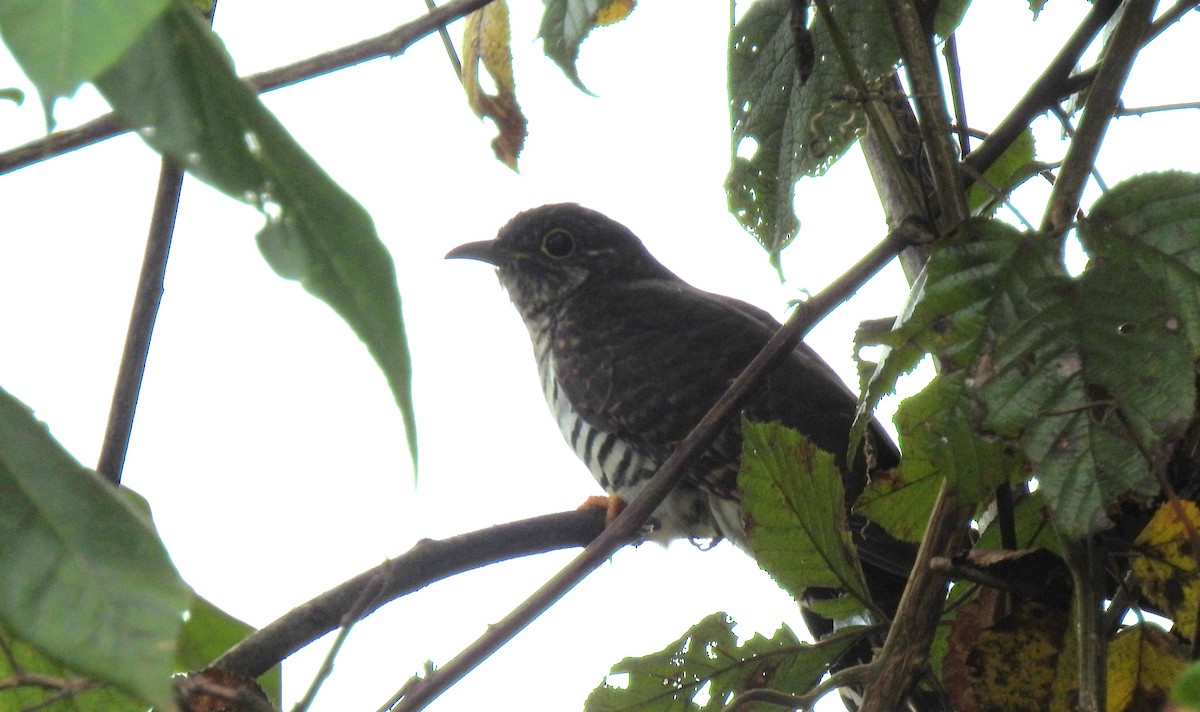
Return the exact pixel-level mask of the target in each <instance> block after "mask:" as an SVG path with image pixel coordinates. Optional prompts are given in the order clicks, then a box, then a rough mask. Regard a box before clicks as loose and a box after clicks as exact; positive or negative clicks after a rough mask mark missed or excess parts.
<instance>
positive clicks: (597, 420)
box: [552, 280, 896, 489]
mask: <svg viewBox="0 0 1200 712" xmlns="http://www.w3.org/2000/svg"><path fill="white" fill-rule="evenodd" d="M598 287H599V288H590V287H584V288H581V289H580V290H578V291H577V292H576V293H575V294H574V296H573V297H572V298H571V299H570V300H569V301H568V302H567V304H566V306H565V308H564V310H563V311H562V312H561V314H560V318H559V320H558V323H557V325H556V327H555V330H554V341H553V344H552V349H553V353H554V367H555V373H556V375H557V377H558V380H559V383H560V385H561V387H562V388H563V389H564V390H565V392H566V393H567V395H568V396H569V397H570V398H571V400H572V402H573V403H574V405H575V407H576V409H577V410H578V411H579V414H580V415H581V417H583V418H584V419H585V420H587V421H588V423H589V424H591V425H593V426H595V427H598V428H600V429H602V430H605V431H608V432H615V433H618V434H620V435H621V436H622V437H623V438H625V439H627V440H628V441H629V442H631V443H634V444H635V446H638V447H641V448H642V449H644V450H645V451H646V452H648V453H650V454H653V455H655V456H657V457H665V456H666V454H667V453H669V452H670V450H671V449H672V448H673V447H674V446H675V445H676V444H677V443H678V442H679V441H680V440H682V439H683V438H684V437H685V436H686V435H687V433H688V432H689V431H690V430H691V428H692V427H693V426H694V425H695V424H696V423H697V422H699V420H700V418H701V417H702V416H703V415H704V413H705V412H707V410H708V409H709V407H711V406H712V404H713V403H714V402H716V400H717V398H718V397H719V396H720V395H721V393H723V392H724V391H725V389H726V388H727V387H728V386H729V384H730V383H731V382H732V381H733V379H734V378H736V377H737V375H738V374H739V373H740V372H741V371H742V369H743V368H745V366H746V365H747V364H749V363H750V361H751V359H753V358H754V355H755V354H757V353H758V351H759V350H760V349H761V348H762V347H763V345H764V344H765V343H766V342H767V340H768V339H770V337H771V335H772V334H773V333H774V331H775V329H777V328H778V326H779V325H778V322H776V321H775V320H774V319H772V318H771V317H770V316H769V315H767V314H766V312H763V311H762V310H760V309H758V308H756V307H753V306H751V305H749V304H746V303H744V302H740V301H737V300H734V299H731V298H728V297H722V296H718V295H714V294H710V293H708V292H704V291H702V290H699V289H696V288H694V287H691V286H690V285H688V284H686V283H684V282H682V281H679V282H675V281H665V280H643V281H634V282H626V283H615V282H613V283H607V284H603V285H598ZM855 408H856V398H855V396H854V395H853V394H852V393H851V392H850V391H849V390H848V389H847V388H846V386H845V384H844V383H842V381H841V379H840V378H839V377H838V376H837V375H836V374H835V373H834V371H833V370H832V369H831V368H830V367H829V366H828V364H826V363H825V362H824V361H823V360H822V359H821V358H820V357H819V356H818V355H817V354H816V353H815V352H814V351H812V350H811V349H810V348H808V347H807V346H806V345H804V344H799V345H798V346H797V348H796V349H795V350H794V351H793V352H792V353H791V355H790V356H789V358H788V361H787V362H786V363H784V364H782V365H781V366H780V367H779V368H778V369H777V370H775V371H774V372H773V373H772V374H771V375H770V376H769V378H768V379H767V381H766V382H765V383H764V385H763V386H762V387H761V388H760V389H759V390H758V392H757V393H756V394H755V396H754V397H752V399H751V400H750V401H749V402H748V403H747V405H746V407H745V412H746V415H747V416H748V417H750V418H751V419H754V420H763V421H766V420H778V421H780V422H783V423H784V424H786V425H789V426H791V427H793V428H796V429H797V430H799V431H800V432H802V433H804V434H805V435H806V436H807V437H808V438H809V439H810V440H812V441H813V442H814V443H815V444H816V445H817V446H818V447H821V448H822V449H825V450H828V451H830V452H832V453H833V454H834V455H835V456H838V457H839V458H841V457H843V456H844V453H845V452H846V450H847V444H848V438H849V432H850V425H851V423H852V422H853V420H854V414H855ZM874 429H875V430H878V428H877V427H876V428H874ZM874 435H875V437H877V438H880V443H879V444H877V445H876V450H877V451H879V450H883V451H884V457H880V464H885V465H890V464H893V461H894V460H895V459H896V456H895V448H894V446H892V444H891V442H890V440H888V439H887V436H886V435H884V434H883V431H882V430H878V432H877V433H875V434H874ZM740 447H741V437H740V432H737V429H736V426H735V427H734V428H733V429H731V430H730V431H728V432H727V433H726V434H724V435H723V436H722V438H721V439H719V440H718V442H717V443H716V444H715V445H714V448H713V451H711V452H710V455H709V456H710V457H711V458H716V460H717V462H713V463H710V465H711V464H722V463H721V462H720V461H721V460H724V461H727V462H725V463H724V464H726V465H727V467H726V468H725V469H727V470H730V471H731V472H733V471H736V466H737V459H738V457H739V455H740ZM885 459H886V460H887V461H888V462H886V463H885V462H884V460H885ZM701 469H702V471H703V468H701ZM855 469H857V468H855ZM709 484H710V485H712V484H715V483H709ZM732 486H733V483H732V482H731V481H726V482H724V483H723V484H722V486H721V487H720V488H721V489H725V488H726V487H728V488H732Z"/></svg>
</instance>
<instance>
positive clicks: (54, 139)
mask: <svg viewBox="0 0 1200 712" xmlns="http://www.w3.org/2000/svg"><path fill="white" fill-rule="evenodd" d="M490 2H491V0H450V2H448V3H446V4H445V5H442V6H441V7H439V8H437V9H436V10H433V11H432V12H430V13H428V14H426V15H424V16H422V17H419V18H417V19H416V20H413V21H412V22H406V23H404V24H403V25H399V26H397V27H396V28H395V29H393V30H391V31H389V32H385V33H384V34H382V35H379V36H378V37H372V38H370V39H367V40H362V41H361V42H355V43H354V44H352V45H347V46H345V47H342V48H340V49H335V50H333V51H331V52H325V53H323V54H318V55H316V56H315V57H309V58H308V59H302V60H300V61H299V62H295V63H293V64H289V65H287V66H284V67H278V68H276V69H271V70H268V71H265V72H261V73H259V74H252V75H250V76H248V77H246V78H245V81H246V83H247V84H249V85H250V86H252V87H254V88H255V89H256V90H257V91H258V92H260V93H261V92H268V91H271V90H273V89H279V88H280V87H285V86H289V85H291V84H296V83H298V82H302V81H305V80H308V79H312V78H313V77H319V76H321V75H322V74H328V73H330V72H334V71H337V70H339V69H345V68H347V67H351V66H354V65H355V64H360V63H362V62H366V61H367V60H371V59H378V58H379V57H394V56H396V55H398V54H401V53H403V52H404V50H406V49H408V48H409V47H411V46H412V45H413V43H414V42H416V41H417V40H419V39H421V38H422V37H425V36H426V35H428V34H430V33H432V32H435V31H436V30H437V29H438V28H440V27H444V26H445V25H447V24H449V23H451V22H454V21H455V20H458V19H460V18H462V17H465V16H466V15H468V14H470V13H472V12H474V11H475V10H478V9H479V8H481V7H483V6H484V5H487V4H488V3H490ZM128 130H129V129H128V128H127V127H125V126H124V125H123V124H122V123H121V120H120V118H119V117H118V116H117V115H116V114H105V115H104V116H101V117H99V118H96V119H93V120H91V121H89V122H87V123H85V124H81V125H80V126H76V127H75V128H71V129H65V130H63V131H55V132H54V133H52V134H50V135H49V136H46V137H44V138H40V139H37V140H36V141H30V142H29V143H26V144H24V145H21V146H17V147H16V148H13V149H10V150H8V151H4V152H0V175H3V174H5V173H8V172H10V171H15V170H16V169H18V168H24V167H25V166H28V165H31V164H34V163H37V162H39V161H44V160H46V159H47V158H53V157H55V156H58V155H60V154H63V153H68V152H70V151H74V150H75V149H77V148H82V147H84V146H89V145H91V144H93V143H98V142H100V141H103V140H105V139H108V138H112V137H113V136H117V135H119V134H123V133H125V132H126V131H128Z"/></svg>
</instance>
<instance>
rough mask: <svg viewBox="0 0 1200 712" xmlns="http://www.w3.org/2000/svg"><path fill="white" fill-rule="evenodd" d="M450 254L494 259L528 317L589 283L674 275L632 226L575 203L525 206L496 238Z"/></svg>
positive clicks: (668, 277) (464, 247) (471, 243)
mask: <svg viewBox="0 0 1200 712" xmlns="http://www.w3.org/2000/svg"><path fill="white" fill-rule="evenodd" d="M446 257H447V258H448V259H472V260H480V261H482V262H487V263H488V264H492V265H495V266H496V274H497V276H498V277H499V278H500V284H501V285H503V287H504V288H505V289H506V290H507V291H508V294H509V296H510V297H511V298H512V300H513V303H514V304H516V306H517V309H519V310H520V311H521V314H522V315H523V316H526V317H532V316H534V315H536V314H539V313H542V312H544V310H545V309H546V308H547V307H550V306H553V305H555V304H558V303H561V302H562V300H564V299H566V298H567V297H568V296H570V295H571V294H572V293H573V292H575V291H576V290H577V289H579V288H580V287H582V286H584V285H587V284H596V283H599V282H604V281H608V280H613V279H619V280H632V279H675V275H674V274H672V273H671V271H670V270H668V269H667V268H666V267H664V266H663V265H662V264H661V263H660V262H659V261H658V260H656V259H654V257H653V256H652V255H651V254H650V253H649V252H648V251H647V250H646V247H645V246H644V245H642V241H641V240H639V239H638V238H637V236H636V235H634V234H633V233H632V232H631V231H630V230H629V228H627V227H625V226H624V225H622V224H620V223H618V222H616V221H615V220H612V219H610V218H608V217H607V216H605V215H603V214H601V213H598V212H596V211H595V210H589V209H587V208H584V207H581V206H579V205H576V204H574V203H559V204H555V205H543V206H541V207H540V208H533V209H531V210H526V211H525V212H523V213H520V214H518V215H517V216H516V217H514V218H513V219H512V220H509V221H508V224H506V225H505V226H504V227H502V228H500V232H499V234H497V235H496V238H495V239H494V240H484V241H482V242H468V243H467V244H465V245H459V246H458V247H456V248H454V249H453V250H450V252H449V253H448V254H447V255H446Z"/></svg>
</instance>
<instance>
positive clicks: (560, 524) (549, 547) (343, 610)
mask: <svg viewBox="0 0 1200 712" xmlns="http://www.w3.org/2000/svg"><path fill="white" fill-rule="evenodd" d="M603 529H604V512H603V510H601V509H599V508H597V507H589V508H587V509H581V510H576V511H572V512H562V513H559V514H547V515H544V516H541V517H534V518H532V519H524V520H521V521H518V522H510V523H508V524H500V525H497V526H494V527H488V528H487V529H480V530H479V531H474V532H470V533H467V534H460V535H458V536H454V537H451V538H449V539H442V540H433V539H424V540H422V541H420V542H418V543H417V544H416V545H415V546H414V547H413V548H412V549H411V550H409V552H408V553H406V554H404V555H403V556H401V557H400V558H397V559H392V560H391V561H388V562H386V563H383V564H380V565H379V566H376V567H375V568H373V569H371V570H370V571H365V572H363V573H361V574H359V575H358V576H355V577H354V578H352V579H350V580H349V581H346V582H345V583H343V584H341V585H340V586H337V587H336V588H333V589H330V590H329V591H326V592H325V593H323V594H321V595H320V596H317V597H316V598H314V599H312V600H311V601H309V602H307V603H304V604H301V605H300V606H297V607H296V608H294V609H292V610H291V611H290V612H288V613H287V614H285V615H284V616H282V617H280V618H279V619H278V620H276V621H274V622H273V623H271V624H269V625H267V626H266V627H264V628H262V629H261V630H259V631H257V632H256V633H254V634H252V635H250V636H249V637H247V638H246V639H245V640H243V641H241V642H240V643H238V644H237V645H235V646H234V647H233V648H231V649H230V650H229V651H228V652H227V653H225V654H224V655H222V656H221V657H220V658H219V659H218V660H217V661H216V662H215V663H214V665H217V666H220V667H225V668H229V669H230V670H234V671H235V672H240V673H242V674H245V675H249V676H250V677H258V676H259V675H262V674H263V673H264V672H266V671H267V670H270V669H271V668H272V667H274V666H275V665H277V664H279V662H280V661H281V660H283V659H284V658H286V657H288V656H289V655H291V654H292V653H294V652H296V651H297V650H299V649H300V648H303V647H304V646H305V645H308V644H309V643H311V642H312V641H314V640H316V639H317V638H320V637H321V636H322V635H325V634H326V633H328V632H329V631H331V630H333V629H334V628H337V627H338V626H340V625H344V624H345V623H348V622H351V621H347V620H345V619H346V617H347V615H348V614H349V613H350V612H352V611H354V612H356V613H357V614H358V617H359V618H365V617H366V616H368V615H370V614H371V613H374V612H375V610H376V609H378V608H379V607H380V606H382V605H383V604H385V603H387V602H388V601H391V600H394V599H396V598H399V597H401V596H404V595H406V594H409V593H412V592H413V591H417V590H419V589H421V588H424V587H425V586H428V585H429V584H431V583H433V582H435V581H439V580H441V579H444V578H448V577H450V576H454V575H455V574H460V573H462V572H464V571H470V570H471V569H476V568H479V567H481V566H486V565H488V564H494V563H497V562H500V561H507V560H508V559H515V558H518V557H521V556H529V555H530V554H540V553H543V552H547V551H554V550H557V549H566V548H570V547H576V546H584V545H586V544H587V543H588V542H589V541H591V540H593V539H595V538H596V536H597V535H599V533H600V532H601V531H602V530H603ZM614 548H615V547H614ZM364 599H365V600H367V601H368V602H369V603H368V604H367V605H361V603H362V601H363V600H364Z"/></svg>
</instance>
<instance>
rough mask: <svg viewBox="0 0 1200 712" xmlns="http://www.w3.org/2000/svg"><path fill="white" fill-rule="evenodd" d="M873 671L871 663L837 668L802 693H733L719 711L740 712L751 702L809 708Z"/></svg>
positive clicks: (853, 684)
mask: <svg viewBox="0 0 1200 712" xmlns="http://www.w3.org/2000/svg"><path fill="white" fill-rule="evenodd" d="M873 673H874V668H873V667H872V666H871V665H855V666H854V667H848V668H845V669H844V670H838V671H837V672H835V673H833V674H832V675H830V676H829V677H827V678H825V679H824V680H822V681H821V683H820V684H819V685H817V686H816V687H814V688H813V689H812V691H810V692H807V693H805V694H803V695H792V694H789V693H786V692H780V691H778V690H768V689H758V690H748V691H746V692H740V693H738V694H736V695H734V697H733V699H732V700H730V701H729V704H728V705H726V706H725V709H723V710H722V711H721V712H740V710H742V709H745V708H748V707H749V706H750V705H752V704H767V705H775V706H777V707H784V708H787V709H796V710H811V709H812V708H813V706H814V705H816V704H817V702H818V701H819V700H820V699H821V698H822V697H824V696H825V695H828V694H829V693H830V692H833V691H834V690H840V689H841V688H843V687H855V686H858V685H862V684H863V683H864V682H866V681H867V679H868V678H870V677H871V675H872V674H873Z"/></svg>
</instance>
